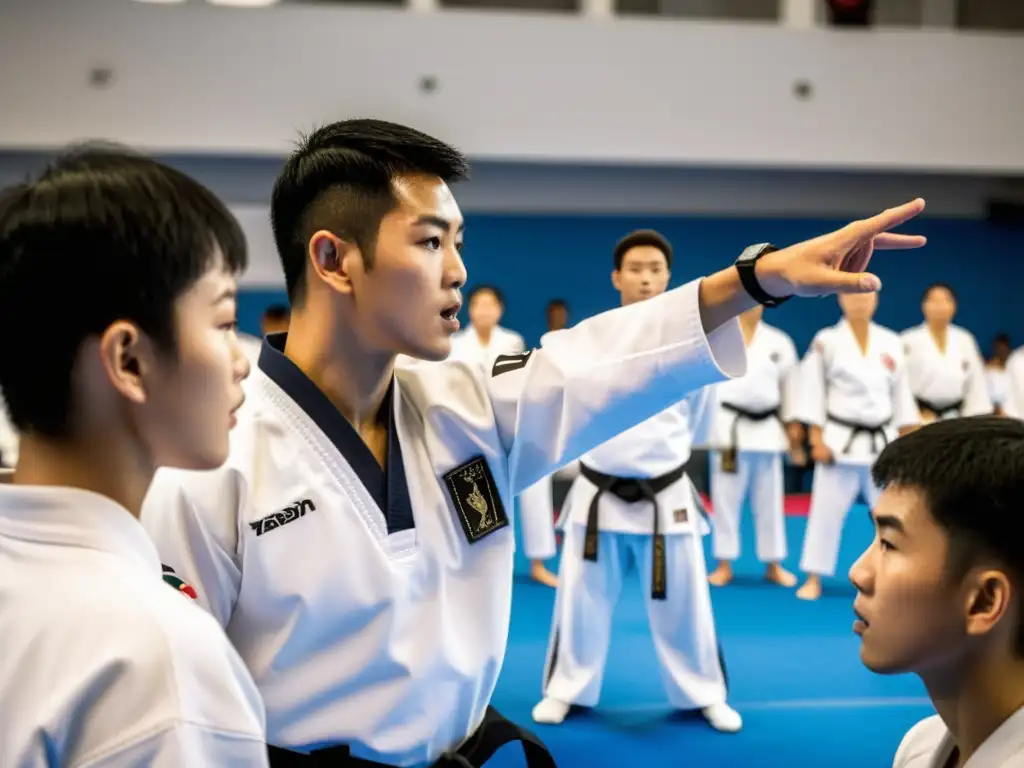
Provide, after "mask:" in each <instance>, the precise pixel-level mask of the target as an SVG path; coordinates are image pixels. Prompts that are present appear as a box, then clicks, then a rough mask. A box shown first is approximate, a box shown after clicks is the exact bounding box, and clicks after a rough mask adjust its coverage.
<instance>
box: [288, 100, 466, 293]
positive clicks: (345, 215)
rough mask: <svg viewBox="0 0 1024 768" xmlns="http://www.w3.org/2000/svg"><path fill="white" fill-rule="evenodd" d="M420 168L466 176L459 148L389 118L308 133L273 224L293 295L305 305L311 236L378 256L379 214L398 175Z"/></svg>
mask: <svg viewBox="0 0 1024 768" xmlns="http://www.w3.org/2000/svg"><path fill="white" fill-rule="evenodd" d="M413 174H420V175H426V176H434V177H437V178H440V179H441V180H442V181H444V182H445V183H454V182H457V181H461V180H463V179H465V178H466V177H467V176H468V174H469V165H468V163H467V161H466V159H465V157H463V155H462V154H461V153H459V152H458V150H456V149H454V148H453V147H450V146H449V145H447V144H445V143H444V142H442V141H439V140H438V139H435V138H433V137H431V136H428V135H426V134H424V133H421V132H419V131H417V130H414V129H412V128H407V127H405V126H402V125H398V124H396V123H389V122H385V121H383V120H344V121H341V122H338V123H332V124H330V125H327V126H325V127H323V128H320V129H318V130H316V131H314V132H313V133H311V134H310V135H309V136H307V137H306V138H305V139H304V140H303V141H302V142H301V143H300V145H299V147H298V149H297V150H296V151H295V152H294V153H293V154H292V155H291V157H289V158H288V161H287V162H286V163H285V166H284V169H283V170H282V171H281V174H280V175H279V176H278V179H277V182H276V183H275V185H274V191H273V198H272V203H271V223H272V225H273V229H274V239H275V241H276V243H277V250H278V254H279V255H280V257H281V264H282V266H283V268H284V274H285V282H286V284H287V288H288V297H289V299H290V300H291V303H292V305H293V306H298V305H300V304H301V302H302V299H303V295H304V290H305V274H306V262H307V260H308V258H309V255H308V249H309V241H310V238H311V237H312V235H313V234H315V233H316V232H317V231H319V230H321V229H325V230H329V231H331V232H333V233H334V234H335V235H337V236H338V237H340V238H342V239H345V240H348V241H350V242H354V243H356V244H357V245H358V246H359V248H360V250H361V251H362V253H363V254H364V258H366V259H367V261H368V262H369V261H370V260H371V259H372V254H373V249H374V244H375V241H376V236H377V231H378V229H379V227H380V221H381V219H382V218H383V217H384V216H385V215H386V214H387V213H388V212H389V211H390V210H391V209H392V208H393V207H394V206H395V204H396V198H395V195H394V190H393V186H392V184H393V182H394V180H395V178H396V177H398V176H403V175H413Z"/></svg>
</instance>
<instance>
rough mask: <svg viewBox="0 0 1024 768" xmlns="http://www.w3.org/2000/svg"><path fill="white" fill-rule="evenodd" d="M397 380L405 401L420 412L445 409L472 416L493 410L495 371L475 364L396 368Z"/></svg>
mask: <svg viewBox="0 0 1024 768" xmlns="http://www.w3.org/2000/svg"><path fill="white" fill-rule="evenodd" d="M395 377H396V378H397V379H398V385H399V388H400V389H401V392H402V396H403V398H405V399H407V400H409V401H411V402H412V404H413V405H414V406H415V408H416V410H417V411H419V412H420V413H425V412H427V411H428V410H436V409H442V410H445V411H449V412H451V413H454V414H460V415H463V416H468V415H470V414H477V413H489V412H490V411H491V395H490V390H489V379H490V377H491V369H490V368H486V369H485V368H482V367H481V366H480V365H479V364H477V363H475V362H470V361H467V360H460V359H453V358H449V359H447V360H445V361H443V362H439V363H423V364H421V365H415V366H409V367H403V368H400V369H399V368H396V369H395Z"/></svg>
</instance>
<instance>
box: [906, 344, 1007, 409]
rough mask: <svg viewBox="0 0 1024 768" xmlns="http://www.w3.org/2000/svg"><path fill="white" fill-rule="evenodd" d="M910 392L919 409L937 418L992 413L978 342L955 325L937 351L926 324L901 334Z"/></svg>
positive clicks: (936, 345)
mask: <svg viewBox="0 0 1024 768" xmlns="http://www.w3.org/2000/svg"><path fill="white" fill-rule="evenodd" d="M901 338H902V339H903V355H904V357H905V358H906V361H907V377H908V380H909V382H910V391H911V392H912V393H913V395H914V399H915V400H916V401H917V406H918V408H919V409H920V410H922V411H924V410H928V411H931V412H932V413H934V414H935V416H936V418H938V419H949V418H955V417H957V416H980V415H981V414H984V413H992V410H993V406H992V399H991V398H990V397H989V394H988V382H987V381H986V379H985V363H984V361H983V360H982V359H981V350H979V349H978V342H977V341H975V339H974V336H972V335H971V334H970V332H969V331H966V330H964V329H963V328H960V327H959V326H956V325H951V326H949V328H948V330H947V332H946V349H945V350H942V349H939V345H938V344H937V343H936V342H935V338H934V337H933V336H932V334H931V332H930V331H929V330H928V326H927V325H918V326H915V327H914V328H910V329H908V330H906V331H904V332H903V333H902V334H901Z"/></svg>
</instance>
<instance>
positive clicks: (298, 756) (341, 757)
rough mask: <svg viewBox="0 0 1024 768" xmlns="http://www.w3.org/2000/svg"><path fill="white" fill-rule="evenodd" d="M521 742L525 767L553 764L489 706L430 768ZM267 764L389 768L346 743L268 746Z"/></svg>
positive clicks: (446, 767)
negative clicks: (307, 748) (311, 747)
mask: <svg viewBox="0 0 1024 768" xmlns="http://www.w3.org/2000/svg"><path fill="white" fill-rule="evenodd" d="M513 741H518V742H520V743H521V744H522V745H523V752H524V753H525V755H526V766H527V768H556V765H555V759H554V758H553V757H552V756H551V753H550V752H549V751H548V748H547V747H545V746H544V743H543V742H542V741H541V740H540V739H538V738H537V737H536V736H535V735H534V734H533V733H531V732H530V731H528V730H526V729H525V728H520V727H519V726H518V725H516V724H515V723H513V722H512V721H511V720H508V719H506V718H505V717H503V716H502V715H501V714H500V713H499V712H498V711H497V710H496V709H494V707H488V708H487V712H486V713H485V714H484V720H483V722H482V723H480V727H479V728H477V729H476V731H475V732H474V733H473V735H472V736H470V737H469V738H468V739H467V740H466V743H465V744H463V745H462V746H461V747H459V748H458V749H457V750H456V751H454V752H449V753H446V754H445V755H443V756H442V757H441V758H440V759H439V760H438V761H437V762H436V763H433V765H432V768H480V767H481V766H482V765H484V764H485V763H486V762H487V761H488V760H490V759H491V758H492V757H494V753H495V752H497V751H498V750H499V749H501V748H502V747H503V746H505V745H506V744H509V743H511V742H513ZM268 756H269V758H270V768H388V767H387V766H386V765H385V764H384V763H375V762H373V761H372V760H361V759H359V758H358V757H352V755H351V753H350V751H349V747H348V746H347V745H339V746H336V747H327V748H326V749H317V750H315V751H313V752H311V753H310V754H308V755H304V754H302V753H300V752H292V751H290V750H287V749H282V748H281V747H268Z"/></svg>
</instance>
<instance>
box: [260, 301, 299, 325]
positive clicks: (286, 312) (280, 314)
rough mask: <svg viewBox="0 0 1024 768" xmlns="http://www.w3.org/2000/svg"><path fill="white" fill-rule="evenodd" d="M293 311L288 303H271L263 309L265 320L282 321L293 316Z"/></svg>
mask: <svg viewBox="0 0 1024 768" xmlns="http://www.w3.org/2000/svg"><path fill="white" fill-rule="evenodd" d="M291 314H292V311H291V309H290V308H289V307H288V305H287V304H271V305H270V306H268V307H267V308H266V309H265V310H263V318H264V319H265V320H273V321H278V322H279V321H281V320H287V319H288V318H289V317H291Z"/></svg>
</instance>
